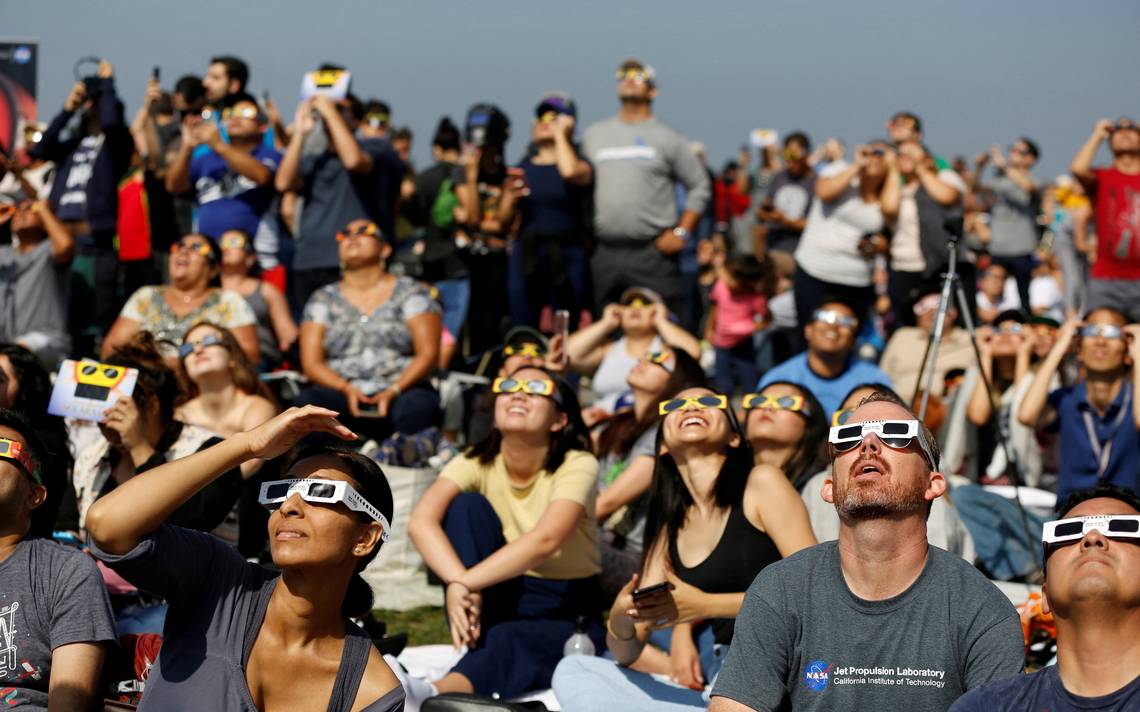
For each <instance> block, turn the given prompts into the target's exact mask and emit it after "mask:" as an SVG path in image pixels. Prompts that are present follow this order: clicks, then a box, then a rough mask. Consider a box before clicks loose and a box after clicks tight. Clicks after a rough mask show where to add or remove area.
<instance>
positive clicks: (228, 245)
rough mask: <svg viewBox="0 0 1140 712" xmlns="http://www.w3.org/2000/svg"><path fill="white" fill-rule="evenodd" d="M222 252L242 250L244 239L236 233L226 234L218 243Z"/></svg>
mask: <svg viewBox="0 0 1140 712" xmlns="http://www.w3.org/2000/svg"><path fill="white" fill-rule="evenodd" d="M218 244H219V245H220V246H221V248H222V249H223V250H244V249H245V238H244V237H242V236H241V235H238V234H236V233H232V232H227V233H226V234H225V235H222V239H221V240H220V241H219V242H218Z"/></svg>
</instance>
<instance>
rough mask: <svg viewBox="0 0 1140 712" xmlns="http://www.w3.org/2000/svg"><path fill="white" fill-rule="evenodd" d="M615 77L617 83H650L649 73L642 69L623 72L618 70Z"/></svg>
mask: <svg viewBox="0 0 1140 712" xmlns="http://www.w3.org/2000/svg"><path fill="white" fill-rule="evenodd" d="M616 75H617V80H618V81H619V82H620V81H622V80H624V79H629V80H631V81H635V82H648V81H650V78H649V72H646V71H645V70H643V69H626V70H624V71H623V70H621V69H619V70H617V72H616Z"/></svg>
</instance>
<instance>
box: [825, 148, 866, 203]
mask: <svg viewBox="0 0 1140 712" xmlns="http://www.w3.org/2000/svg"><path fill="white" fill-rule="evenodd" d="M865 160H866V159H865V157H864V156H863V154H861V153H859V152H858V151H856V153H855V162H854V163H851V164H850V165H848V166H846V167H844V168H843V170H841V171H839V172H838V173H834V174H832V175H828V176H822V175H821V176H820V177H819V178H817V179H816V181H815V197H817V198H819V199H820V200H822V201H823V202H825V203H833V202H835V201H836V200H838V199H839V197H840V196H841V195H843V193H844V191H846V190H847V189H848V188H850V187H851V181H853V180H855V179H856V178H857V177H858V176H859V169H860V168H861V167H862V162H863V161H865Z"/></svg>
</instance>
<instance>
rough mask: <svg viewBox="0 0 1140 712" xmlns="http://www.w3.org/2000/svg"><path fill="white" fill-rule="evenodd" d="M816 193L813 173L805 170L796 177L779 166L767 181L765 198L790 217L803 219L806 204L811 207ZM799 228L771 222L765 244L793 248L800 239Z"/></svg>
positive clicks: (773, 248) (783, 248) (780, 248)
mask: <svg viewBox="0 0 1140 712" xmlns="http://www.w3.org/2000/svg"><path fill="white" fill-rule="evenodd" d="M814 195H815V173H814V172H813V171H808V172H807V173H805V174H804V175H802V176H800V177H799V178H794V177H792V175H791V174H790V173H788V171H787V170H782V171H780V172H779V173H777V174H776V175H774V176H772V180H771V181H770V182H769V183H768V191H767V195H766V197H767V198H770V199H771V200H772V207H774V208H776V209H777V210H779V211H780V212H781V213H783V214H784V217H786V218H788V219H789V220H802V219H803V218H805V217H807V214H808V208H809V207H811V201H812V197H813V196H814ZM801 232H802V230H792V229H791V228H787V227H784V226H783V225H781V224H780V223H772V224H771V225H770V226H769V227H768V237H767V245H768V249H769V250H783V251H784V252H793V253H794V252H795V251H796V245H798V244H799V241H800V233H801Z"/></svg>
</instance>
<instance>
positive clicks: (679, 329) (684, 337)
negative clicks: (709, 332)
mask: <svg viewBox="0 0 1140 712" xmlns="http://www.w3.org/2000/svg"><path fill="white" fill-rule="evenodd" d="M653 309H654V313H653V324H654V326H656V327H657V333H658V334H660V335H661V340H662V341H664V342H665V343H666V344H668V345H669V346H671V347H672V348H674V349H680V350H681V351H684V352H686V353H688V354H689V355H690V356H692V357H693V358H695V359H700V357H701V341H700V339H698V338H697V337H695V336H693V335H692V334H690V333H689V332H688V331H686V330H685V327H683V326H681V325H680V324H674V323H673V322H672V321H670V320H669V310H668V308H666V307H665V305H663V304H658V305H655V306H654V307H653Z"/></svg>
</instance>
